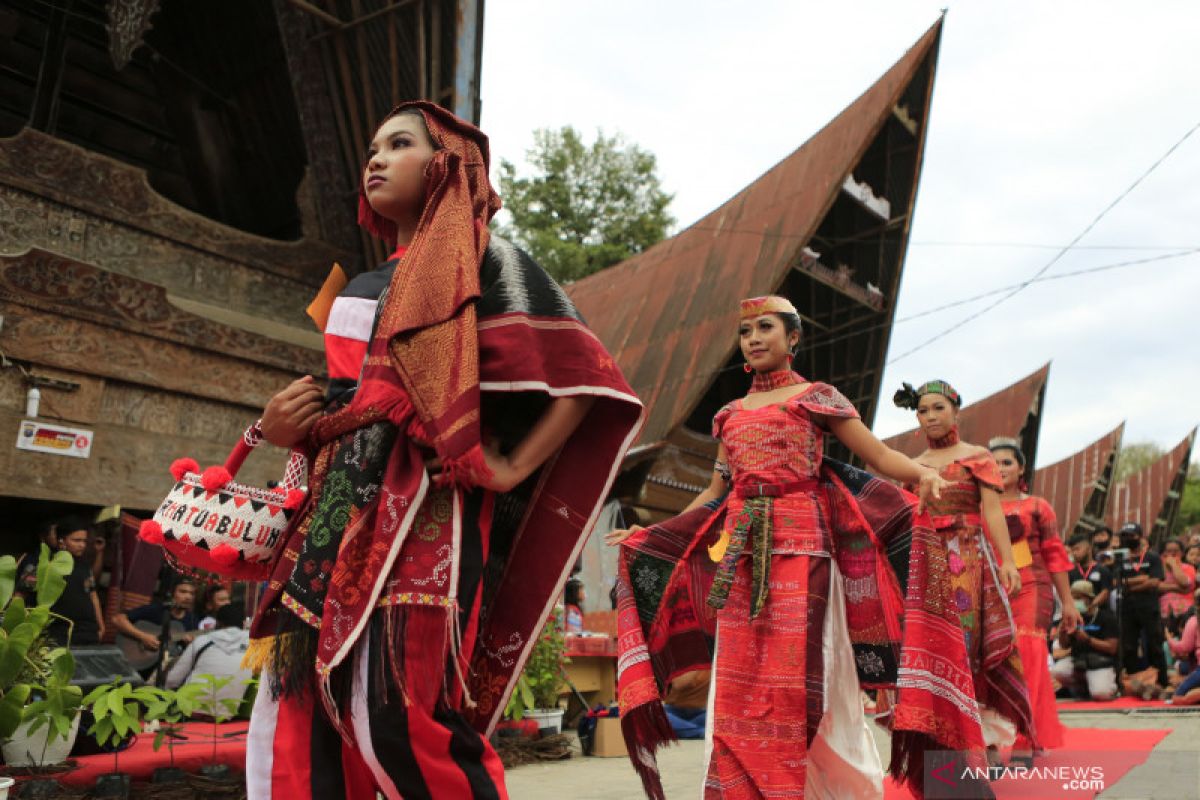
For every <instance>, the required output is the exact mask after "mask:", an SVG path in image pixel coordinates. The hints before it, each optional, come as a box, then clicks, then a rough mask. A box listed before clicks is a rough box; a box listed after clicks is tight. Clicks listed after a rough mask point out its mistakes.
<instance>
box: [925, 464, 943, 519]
mask: <svg viewBox="0 0 1200 800" xmlns="http://www.w3.org/2000/svg"><path fill="white" fill-rule="evenodd" d="M948 485H949V484H948V483H947V482H946V479H945V478H943V477H942V476H941V475H939V474H938V472H937V470H935V469H930V468H929V467H922V468H921V481H920V483H918V484H917V495H918V496H919V497H920V498H921V502H920V504H919V505H918V506H917V513H918V514H919V513H921V512H922V511H924V510H925V508H926V507H927V506H928V505H929V503H930V501H931V500H941V499H942V489H944V488H946V487H947V486H948Z"/></svg>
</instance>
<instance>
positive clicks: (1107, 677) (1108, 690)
mask: <svg viewBox="0 0 1200 800" xmlns="http://www.w3.org/2000/svg"><path fill="white" fill-rule="evenodd" d="M1071 597H1072V599H1073V600H1074V601H1075V607H1076V608H1078V609H1079V613H1080V614H1082V615H1083V624H1082V625H1080V626H1078V627H1077V628H1076V629H1075V631H1074V632H1073V633H1067V632H1066V631H1065V630H1063V631H1060V632H1059V635H1058V643H1059V646H1061V647H1069V648H1071V654H1070V655H1069V656H1067V657H1066V658H1062V659H1059V660H1058V661H1056V662H1055V663H1054V666H1053V667H1052V668H1051V669H1050V672H1051V674H1052V675H1054V677H1055V678H1056V679H1057V680H1058V682H1059V683H1061V684H1062V685H1063V686H1066V687H1067V688H1068V689H1070V690H1071V693H1072V694H1074V695H1075V696H1076V697H1081V696H1083V694H1082V690H1083V688H1084V686H1086V687H1087V695H1086V697H1088V698H1091V699H1092V700H1112V699H1113V698H1114V697H1116V696H1117V674H1116V669H1115V666H1116V663H1117V660H1116V654H1117V618H1116V616H1115V615H1114V614H1113V613H1112V612H1111V611H1109V610H1108V609H1107V608H1105V607H1104V606H1103V605H1095V604H1094V601H1095V599H1096V589H1095V587H1094V586H1093V585H1092V582H1091V581H1089V580H1086V579H1084V580H1078V581H1075V582H1074V583H1072V584H1071ZM1085 609H1086V610H1085Z"/></svg>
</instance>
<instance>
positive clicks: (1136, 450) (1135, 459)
mask: <svg viewBox="0 0 1200 800" xmlns="http://www.w3.org/2000/svg"><path fill="white" fill-rule="evenodd" d="M1165 454H1166V451H1165V450H1163V449H1162V448H1161V447H1159V446H1158V445H1157V444H1155V443H1154V442H1130V443H1129V444H1127V445H1125V446H1123V447H1122V448H1121V452H1120V453H1119V454H1118V455H1117V468H1116V470H1115V472H1116V474H1115V475H1113V479H1114V482H1115V483H1120V482H1121V481H1123V480H1125V479H1126V478H1128V477H1129V476H1130V475H1132V474H1133V473H1135V472H1137V471H1138V470H1140V469H1142V468H1144V467H1148V466H1150V465H1151V464H1153V463H1154V462H1155V461H1158V460H1159V459H1160V458H1162V457H1163V455H1165Z"/></svg>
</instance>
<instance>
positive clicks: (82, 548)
mask: <svg viewBox="0 0 1200 800" xmlns="http://www.w3.org/2000/svg"><path fill="white" fill-rule="evenodd" d="M44 530H45V529H44ZM91 532H92V529H91V525H90V524H89V523H88V521H87V520H86V519H83V518H82V517H68V518H67V519H64V520H62V521H61V522H59V523H58V524H57V526H56V541H57V544H58V547H59V549H60V550H64V551H66V552H68V553H70V554H71V558H72V559H73V561H74V566H73V567H72V569H71V574H70V575H68V576H67V578H66V583H67V585H66V588H65V589H63V593H62V596H61V597H59V598H58V600H57V601H55V603H54V605H52V606H51V607H50V611H51V613H52V614H54V615H55V616H53V617H51V618H50V624H49V625H48V626H47V627H46V633H47V635H48V636H49V637H50V638H51V639H52V640H53V641H54V642H55V643H56V644H58V645H59V646H60V647H67V646H71V645H88V644H100V638H101V637H102V636H104V612H102V611H101V610H100V597H99V595H97V594H96V581H95V579H94V578H93V577H92V566H91V563H90V562H89V561H88V560H87V559H85V558H84V557H83V556H84V553H85V552H86V551H87V546H88V537H89V536H91ZM45 540H46V539H45V538H43V541H45ZM39 549H40V548H39ZM37 560H38V557H37V556H31V557H29V558H26V559H25V561H27V562H32V566H33V573H32V576H33V580H32V583H30V582H29V580H28V573H27V571H26V579H25V581H24V584H25V585H24V586H22V587H21V589H22V595H23V596H24V597H25V599H26V602H27V603H28V602H32V601H34V598H35V597H36V596H37ZM68 620H69V622H68Z"/></svg>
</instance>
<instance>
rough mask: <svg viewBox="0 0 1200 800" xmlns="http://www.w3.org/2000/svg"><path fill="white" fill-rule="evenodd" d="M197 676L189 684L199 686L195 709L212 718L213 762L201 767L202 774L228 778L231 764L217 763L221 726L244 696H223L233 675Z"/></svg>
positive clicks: (216, 777) (209, 776)
mask: <svg viewBox="0 0 1200 800" xmlns="http://www.w3.org/2000/svg"><path fill="white" fill-rule="evenodd" d="M196 678H197V682H196V683H193V684H189V686H198V687H199V694H198V696H197V700H196V703H195V710H196V711H198V712H200V713H202V714H204V715H205V716H207V717H209V718H210V719H211V720H212V763H211V764H207V765H206V766H203V767H201V768H200V774H201V775H203V776H204V777H206V778H209V779H211V780H215V781H224V780H228V779H229V765H228V764H218V763H217V742H218V741H219V740H220V735H219V726H220V725H221V723H222V722H228V721H229V720H231V719H233V716H234V714H236V713H237V710H238V706H240V705H241V703H242V698H241V697H240V696H239V697H222V696H221V690H222V689H224V688H225V687H226V686H228V685H229V683H230V681H232V680H233V678H234V676H232V675H226V676H224V677H220V678H218V677H217V676H216V675H209V674H208V673H204V674H202V675H197V676H196ZM184 688H188V687H184ZM181 691H182V690H181Z"/></svg>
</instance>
